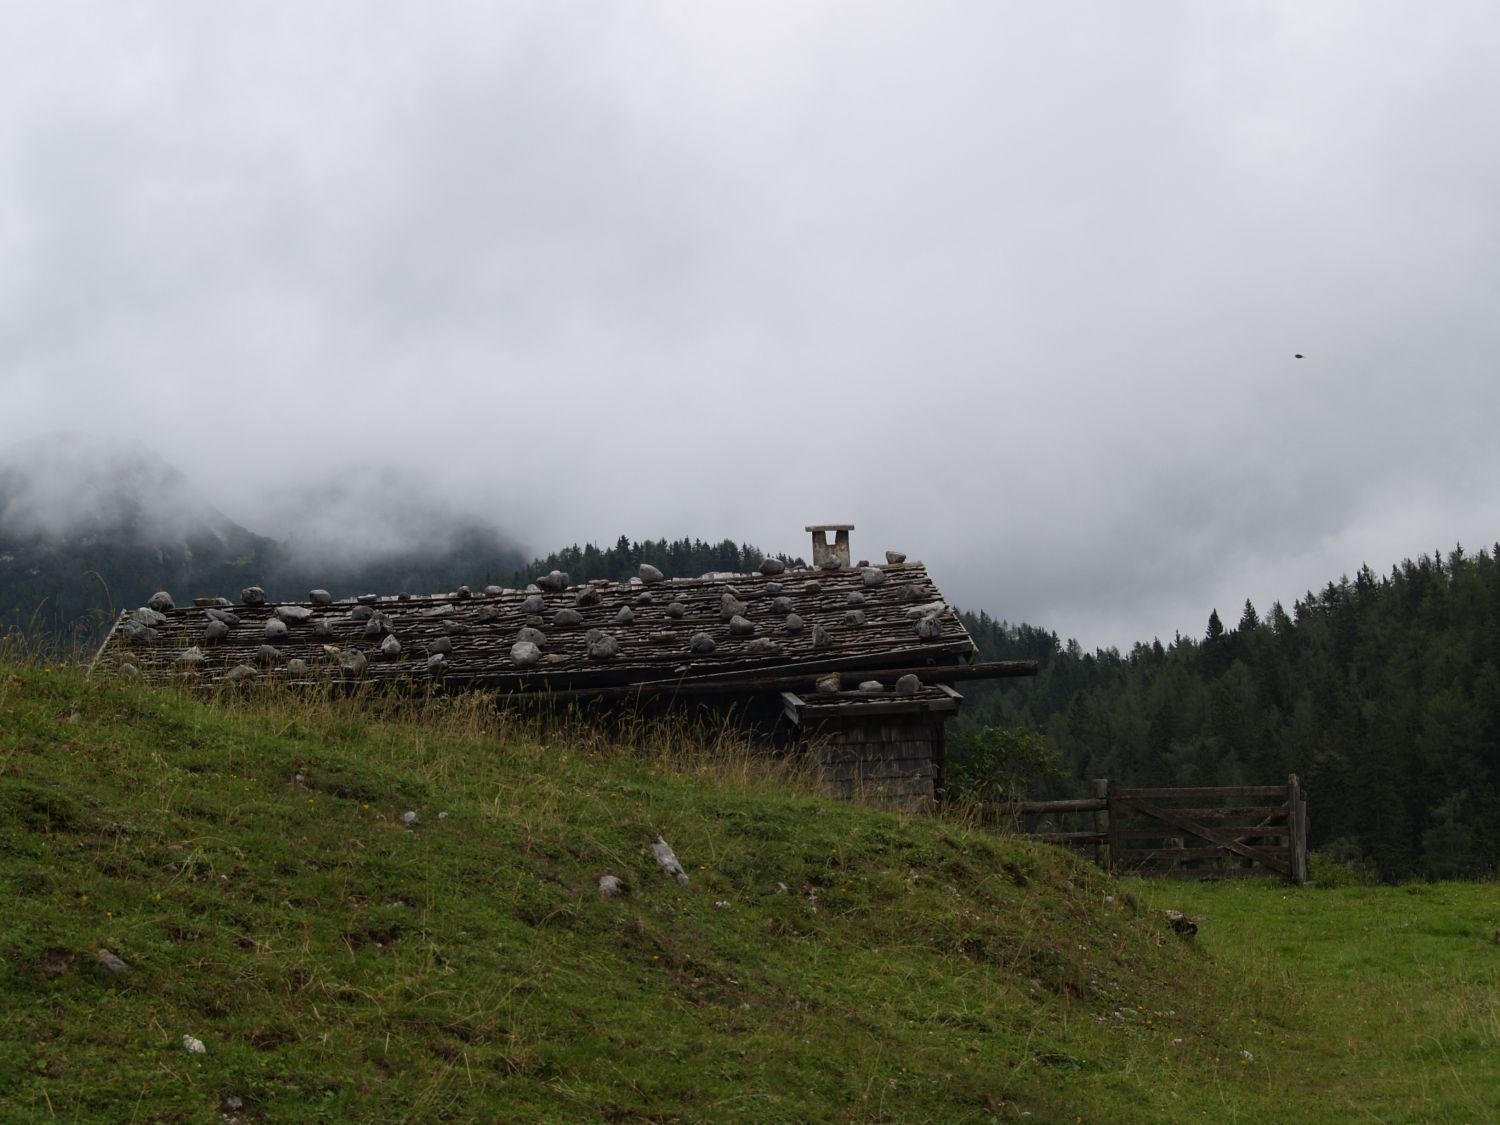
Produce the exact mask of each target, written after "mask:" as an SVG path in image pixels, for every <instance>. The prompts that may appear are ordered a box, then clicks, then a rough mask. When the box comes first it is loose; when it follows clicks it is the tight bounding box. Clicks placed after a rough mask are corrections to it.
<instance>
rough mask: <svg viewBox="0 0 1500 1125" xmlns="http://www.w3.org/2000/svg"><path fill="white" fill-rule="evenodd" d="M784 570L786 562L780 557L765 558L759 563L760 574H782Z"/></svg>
mask: <svg viewBox="0 0 1500 1125" xmlns="http://www.w3.org/2000/svg"><path fill="white" fill-rule="evenodd" d="M785 571H786V563H784V562H782V561H781V560H780V559H765V560H763V561H762V562H761V564H760V572H761V573H762V574H782V573H784V572H785Z"/></svg>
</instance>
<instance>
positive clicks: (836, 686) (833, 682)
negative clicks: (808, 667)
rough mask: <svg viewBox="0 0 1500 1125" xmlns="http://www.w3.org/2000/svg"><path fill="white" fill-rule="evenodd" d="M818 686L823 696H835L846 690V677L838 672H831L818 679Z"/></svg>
mask: <svg viewBox="0 0 1500 1125" xmlns="http://www.w3.org/2000/svg"><path fill="white" fill-rule="evenodd" d="M817 686H818V691H819V692H820V693H822V694H823V695H834V694H837V693H838V692H841V691H843V690H844V677H843V676H841V675H840V674H839V673H837V672H829V673H828V675H826V676H819V677H818V679H817Z"/></svg>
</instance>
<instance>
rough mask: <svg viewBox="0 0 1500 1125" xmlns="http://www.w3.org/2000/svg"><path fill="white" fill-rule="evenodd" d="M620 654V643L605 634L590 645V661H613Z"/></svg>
mask: <svg viewBox="0 0 1500 1125" xmlns="http://www.w3.org/2000/svg"><path fill="white" fill-rule="evenodd" d="M619 652H620V642H619V641H617V640H615V639H614V638H613V637H611V636H610V635H609V634H608V633H605V634H604V635H603V636H602V637H600V638H598V639H597V640H595V641H591V642H590V643H589V659H590V660H613V659H614V658H615V657H616V656H617V655H618V654H619Z"/></svg>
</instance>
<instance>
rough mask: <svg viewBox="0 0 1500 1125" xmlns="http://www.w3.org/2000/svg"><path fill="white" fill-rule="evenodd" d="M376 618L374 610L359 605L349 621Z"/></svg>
mask: <svg viewBox="0 0 1500 1125" xmlns="http://www.w3.org/2000/svg"><path fill="white" fill-rule="evenodd" d="M446 608H447V607H446V606H445V607H443V608H442V609H440V610H429V611H428V612H429V613H442V612H445V611H446ZM374 616H375V611H374V610H373V609H371V608H370V607H369V606H367V605H357V606H354V607H353V608H352V609H350V610H349V619H350V620H351V621H368V620H370V618H372V617H374Z"/></svg>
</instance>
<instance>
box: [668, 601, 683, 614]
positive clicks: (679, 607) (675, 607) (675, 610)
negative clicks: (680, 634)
mask: <svg viewBox="0 0 1500 1125" xmlns="http://www.w3.org/2000/svg"><path fill="white" fill-rule="evenodd" d="M686 614H687V606H685V605H683V604H682V603H681V602H672V603H670V604H669V605H668V606H667V616H668V617H672V618H678V617H683V616H685V615H686Z"/></svg>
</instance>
